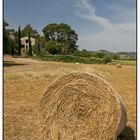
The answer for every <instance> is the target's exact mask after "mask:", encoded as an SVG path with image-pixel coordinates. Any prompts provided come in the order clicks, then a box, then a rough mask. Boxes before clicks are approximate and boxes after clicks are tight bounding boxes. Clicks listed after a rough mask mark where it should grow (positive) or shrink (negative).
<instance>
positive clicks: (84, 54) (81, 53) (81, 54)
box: [73, 49, 92, 57]
mask: <svg viewBox="0 0 140 140" xmlns="http://www.w3.org/2000/svg"><path fill="white" fill-rule="evenodd" d="M73 55H74V56H79V57H91V56H92V54H91V53H89V52H88V51H87V50H85V49H83V50H82V51H79V50H77V51H75V52H74V53H73Z"/></svg>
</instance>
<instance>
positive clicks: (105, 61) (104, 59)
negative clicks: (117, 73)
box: [103, 56, 112, 64]
mask: <svg viewBox="0 0 140 140" xmlns="http://www.w3.org/2000/svg"><path fill="white" fill-rule="evenodd" d="M103 62H104V63H105V64H107V63H109V62H112V59H111V57H110V56H105V57H104V58H103Z"/></svg>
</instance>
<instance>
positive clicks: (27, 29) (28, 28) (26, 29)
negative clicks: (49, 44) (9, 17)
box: [21, 24, 38, 38]
mask: <svg viewBox="0 0 140 140" xmlns="http://www.w3.org/2000/svg"><path fill="white" fill-rule="evenodd" d="M28 33H30V37H34V38H37V37H38V32H37V31H36V30H34V29H33V28H32V27H31V25H30V24H27V25H26V26H25V27H24V28H23V30H22V32H21V36H22V37H24V36H28Z"/></svg>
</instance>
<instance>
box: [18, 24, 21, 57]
mask: <svg viewBox="0 0 140 140" xmlns="http://www.w3.org/2000/svg"><path fill="white" fill-rule="evenodd" d="M20 39H21V31H20V26H19V28H18V55H21V40H20Z"/></svg>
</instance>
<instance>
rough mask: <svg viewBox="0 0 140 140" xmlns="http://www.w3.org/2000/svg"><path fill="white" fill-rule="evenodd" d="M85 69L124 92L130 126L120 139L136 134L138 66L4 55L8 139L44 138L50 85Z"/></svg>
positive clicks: (5, 124) (128, 124) (5, 122)
mask: <svg viewBox="0 0 140 140" xmlns="http://www.w3.org/2000/svg"><path fill="white" fill-rule="evenodd" d="M74 71H84V72H90V73H94V74H97V75H99V76H101V77H102V78H104V79H105V80H107V81H108V82H109V83H110V84H111V85H112V86H113V87H114V88H115V89H116V91H117V92H118V93H119V94H120V95H121V96H122V98H123V100H124V102H125V105H126V109H127V116H128V122H127V128H126V129H125V131H124V133H123V134H122V135H121V137H120V138H119V139H120V140H135V136H136V66H135V65H123V66H122V68H116V66H115V65H101V64H100V65H97V64H96V65H95V64H74V63H73V64H72V63H62V62H49V61H37V60H32V59H30V58H11V57H10V56H5V57H4V140H42V139H43V138H42V132H41V130H42V129H41V125H40V117H39V102H40V100H41V98H42V96H43V94H44V92H45V91H46V89H47V87H48V86H49V85H50V84H51V83H52V82H53V81H54V80H56V79H57V78H58V77H59V76H62V75H63V74H66V73H70V72H74Z"/></svg>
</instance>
